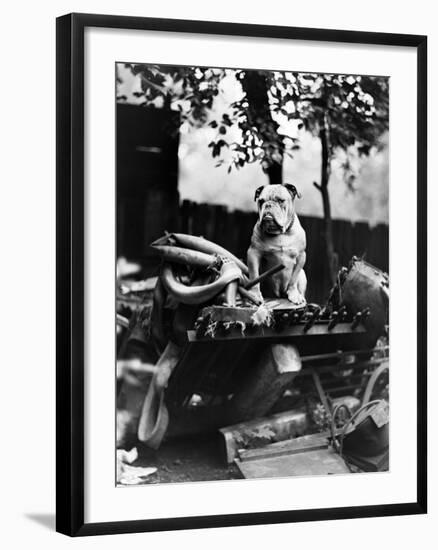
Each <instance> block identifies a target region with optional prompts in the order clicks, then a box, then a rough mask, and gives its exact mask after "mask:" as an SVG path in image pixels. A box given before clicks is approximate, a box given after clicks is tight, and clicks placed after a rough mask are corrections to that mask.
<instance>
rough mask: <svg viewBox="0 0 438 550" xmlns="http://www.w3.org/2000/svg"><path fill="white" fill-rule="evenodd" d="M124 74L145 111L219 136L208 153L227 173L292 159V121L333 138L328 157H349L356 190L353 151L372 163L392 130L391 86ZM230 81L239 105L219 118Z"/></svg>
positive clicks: (240, 73) (179, 71)
mask: <svg viewBox="0 0 438 550" xmlns="http://www.w3.org/2000/svg"><path fill="white" fill-rule="evenodd" d="M125 66H126V67H129V68H130V69H131V71H132V73H133V74H134V75H139V77H140V81H141V92H138V93H136V95H138V96H139V97H143V98H144V102H143V105H145V106H149V107H164V108H172V109H177V110H179V112H180V113H181V124H183V123H185V122H186V123H188V124H189V125H190V126H195V127H200V126H206V125H208V126H209V127H210V128H212V129H215V130H216V132H217V133H216V136H215V137H214V139H212V140H211V142H210V143H209V145H208V147H209V148H210V150H211V154H212V156H213V158H217V159H218V163H217V166H220V165H222V164H224V163H228V167H229V170H231V169H232V168H233V167H234V168H240V167H242V166H245V164H248V163H253V162H258V163H261V165H262V167H263V168H264V169H265V170H266V169H268V167H269V166H270V165H272V164H275V163H277V164H282V162H283V157H284V155H285V154H288V155H291V156H292V155H293V153H294V151H295V150H297V149H298V148H299V138H298V137H297V135H296V132H295V133H294V132H292V131H288V124H289V127H290V129H291V128H292V127H291V125H290V122H291V121H292V120H295V121H296V122H297V125H296V126H298V127H302V126H304V127H305V128H306V129H307V130H308V131H309V132H311V133H312V134H314V135H315V136H318V135H319V133H320V131H321V128H322V127H325V128H326V129H327V130H328V148H329V151H328V152H329V157H330V158H331V157H333V155H334V153H335V152H336V150H339V149H341V150H343V151H344V152H345V153H347V155H346V157H345V161H344V165H343V168H344V171H345V175H346V178H345V179H346V181H347V183H349V182H350V184H351V182H352V179H353V178H352V175H351V174H352V171H351V169H350V168H351V167H350V161H349V157H348V151H349V150H350V148H352V147H355V148H356V150H357V151H358V153H359V154H360V155H368V154H369V152H370V150H371V149H372V147H375V146H376V147H377V146H379V137H380V136H381V135H382V134H383V133H384V132H385V130H387V129H388V79H386V78H382V77H372V76H359V75H358V76H353V75H331V74H316V73H298V72H274V71H254V70H252V71H244V70H230V69H211V68H203V67H174V66H163V65H160V66H158V65H147V64H126V65H125ZM230 75H231V76H233V77H234V78H235V80H236V87H238V88H239V89H240V97H239V98H238V99H237V100H236V101H234V102H232V103H231V104H230V105H228V106H226V110H225V111H224V112H221V113H218V112H217V109H214V108H213V105H214V101H215V98H216V96H218V94H219V93H220V85H221V82H222V81H223V79H224V78H225V77H226V76H230ZM120 99H122V100H123V99H125V98H120ZM296 126H295V128H296ZM280 128H283V129H286V130H285V131H284V130H283V132H282V131H280Z"/></svg>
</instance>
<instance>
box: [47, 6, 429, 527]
mask: <svg viewBox="0 0 438 550" xmlns="http://www.w3.org/2000/svg"><path fill="white" fill-rule="evenodd" d="M87 27H107V28H118V29H136V30H154V31H169V32H180V33H195V34H196V33H198V34H216V35H233V36H245V37H263V38H264V37H270V38H282V39H290V40H306V41H309V40H312V41H326V42H341V43H355V44H357V43H361V44H373V45H381V46H407V47H411V48H415V49H416V52H417V62H418V63H417V67H418V69H417V91H418V98H417V132H418V134H417V193H418V195H417V220H418V222H417V223H418V226H417V232H418V233H417V235H418V243H417V246H418V248H417V250H418V252H417V276H418V289H417V293H418V294H417V299H418V319H417V321H418V333H417V338H418V340H417V341H418V348H417V382H418V390H417V412H418V426H419V429H418V436H417V464H418V468H417V498H416V501H414V502H408V503H399V504H388V505H372V506H354V507H345V508H344V507H342V508H327V509H312V510H298V511H277V512H266V513H241V514H230V515H219V516H197V517H184V518H181V517H179V518H163V519H149V520H141V521H121V522H118V521H117V522H108V523H85V521H84V421H85V418H84V311H85V304H84V30H85V29H86V28H87ZM56 48H57V52H56V55H57V81H56V83H57V103H56V116H57V151H56V162H57V172H56V177H57V264H56V266H57V310H56V315H57V332H56V343H57V356H56V360H57V377H56V392H57V398H56V402H57V406H56V414H57V420H56V435H57V443H56V452H57V457H56V460H57V472H56V484H57V496H56V529H57V531H59V532H61V533H64V534H66V535H70V536H85V535H98V534H112V533H132V532H144V531H161V530H177V529H197V528H207V527H225V526H242V525H257V524H266V523H271V524H275V523H284V522H298V521H321V520H329V519H345V518H359V517H373V516H392V515H406V514H423V513H426V511H427V452H426V450H427V415H426V398H427V373H426V365H427V355H426V354H427V351H426V350H427V341H426V338H427V336H426V334H427V325H426V323H427V317H426V308H427V294H426V293H427V269H426V268H427V258H426V249H427V240H426V238H427V229H426V228H427V217H426V215H427V210H426V198H427V189H426V165H427V37H426V36H418V35H403V34H387V33H371V32H356V31H341V30H326V29H311V28H296V27H280V26H267V25H252V24H236V23H223V22H208V21H189V20H174V19H157V18H142V17H122V16H112V15H91V14H76V13H74V14H68V15H65V16H62V17H59V18H58V19H57V42H56Z"/></svg>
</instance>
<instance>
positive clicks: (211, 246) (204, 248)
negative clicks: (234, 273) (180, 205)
mask: <svg viewBox="0 0 438 550" xmlns="http://www.w3.org/2000/svg"><path fill="white" fill-rule="evenodd" d="M172 242H174V243H176V244H177V245H180V246H182V247H183V248H188V249H192V250H195V251H198V252H201V253H205V254H213V255H217V256H225V257H226V258H229V259H230V260H232V261H233V262H234V263H235V264H236V265H237V267H238V268H239V269H240V270H241V271H242V273H244V274H245V275H248V273H249V272H248V267H247V266H246V265H245V264H244V263H243V262H242V260H239V258H237V257H236V256H234V254H232V253H231V252H230V251H228V250H227V249H226V248H223V247H222V246H220V245H218V244H216V243H213V242H212V241H209V240H208V239H204V237H196V236H194V235H187V234H185V233H169V234H168V235H165V236H164V237H160V238H159V239H157V240H156V241H154V242H153V243H152V244H151V246H152V247H153V248H158V247H159V246H162V245H170V244H172Z"/></svg>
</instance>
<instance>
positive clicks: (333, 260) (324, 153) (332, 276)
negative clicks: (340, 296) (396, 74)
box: [314, 117, 338, 285]
mask: <svg viewBox="0 0 438 550" xmlns="http://www.w3.org/2000/svg"><path fill="white" fill-rule="evenodd" d="M319 138H320V140H321V157H322V158H321V183H320V184H319V185H318V184H317V183H314V185H315V187H316V188H317V189H318V190H319V191H320V192H321V197H322V206H323V213H324V240H325V247H326V260H327V271H328V277H329V281H330V284H331V285H333V284H335V282H336V276H337V273H338V255H337V253H336V251H335V245H334V240H333V222H332V215H331V208H330V196H329V192H328V184H329V178H330V150H329V128H328V123H327V119H326V117H324V121H323V124H322V125H321V129H320V131H319Z"/></svg>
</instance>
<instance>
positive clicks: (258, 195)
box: [254, 185, 265, 202]
mask: <svg viewBox="0 0 438 550" xmlns="http://www.w3.org/2000/svg"><path fill="white" fill-rule="evenodd" d="M264 187H265V186H264V185H261V186H260V187H257V189H256V191H255V195H254V200H255V201H256V202H257V199H258V198H259V197H260V193H261V192H262V191H263V189H264Z"/></svg>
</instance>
